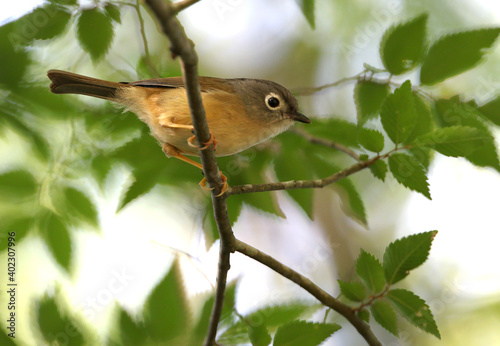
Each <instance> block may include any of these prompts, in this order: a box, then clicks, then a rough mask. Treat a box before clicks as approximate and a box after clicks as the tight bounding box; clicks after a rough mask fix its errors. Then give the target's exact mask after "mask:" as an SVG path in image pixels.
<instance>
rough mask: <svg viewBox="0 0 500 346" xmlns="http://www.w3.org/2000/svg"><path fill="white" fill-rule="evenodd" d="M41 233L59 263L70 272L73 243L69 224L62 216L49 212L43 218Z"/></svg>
mask: <svg viewBox="0 0 500 346" xmlns="http://www.w3.org/2000/svg"><path fill="white" fill-rule="evenodd" d="M40 231H41V234H42V236H43V238H44V239H45V242H46V243H47V245H48V247H49V250H50V252H51V253H52V255H53V256H54V258H55V260H56V261H57V263H59V264H60V265H61V266H62V267H63V268H64V269H66V271H69V269H70V266H71V260H72V250H71V248H72V243H71V238H70V236H69V230H68V226H67V224H66V223H65V222H64V220H63V219H62V218H61V217H60V216H58V215H56V214H54V213H53V212H51V211H48V210H47V211H45V214H44V215H43V216H42V218H41V222H40Z"/></svg>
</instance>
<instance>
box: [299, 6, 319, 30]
mask: <svg viewBox="0 0 500 346" xmlns="http://www.w3.org/2000/svg"><path fill="white" fill-rule="evenodd" d="M315 2H316V0H302V3H301V6H300V8H301V9H302V14H304V17H306V19H307V22H308V23H309V26H310V27H311V29H313V30H314V29H316V21H315V16H314V7H315Z"/></svg>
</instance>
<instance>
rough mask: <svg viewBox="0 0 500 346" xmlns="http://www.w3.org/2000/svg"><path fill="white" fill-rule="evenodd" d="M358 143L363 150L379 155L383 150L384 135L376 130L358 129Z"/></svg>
mask: <svg viewBox="0 0 500 346" xmlns="http://www.w3.org/2000/svg"><path fill="white" fill-rule="evenodd" d="M358 141H359V144H361V145H362V146H363V148H365V149H366V150H369V151H372V152H375V153H379V152H381V151H382V150H383V149H384V135H382V133H380V132H379V131H377V130H373V129H367V128H364V127H361V128H359V132H358Z"/></svg>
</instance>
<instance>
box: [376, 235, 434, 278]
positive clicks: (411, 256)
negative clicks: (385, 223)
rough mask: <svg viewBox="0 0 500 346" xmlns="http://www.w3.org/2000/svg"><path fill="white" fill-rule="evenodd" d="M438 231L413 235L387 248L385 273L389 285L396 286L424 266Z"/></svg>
mask: <svg viewBox="0 0 500 346" xmlns="http://www.w3.org/2000/svg"><path fill="white" fill-rule="evenodd" d="M436 234H437V231H430V232H425V233H418V234H413V235H410V236H407V237H404V238H401V239H398V240H396V241H394V242H392V243H390V244H389V246H387V248H386V249H385V253H384V273H385V278H386V281H387V284H389V285H394V284H395V283H396V282H398V281H401V280H402V279H404V278H405V277H406V276H408V274H409V273H410V270H413V269H415V268H417V267H418V266H420V265H422V264H423V263H424V262H425V261H426V260H427V257H428V256H429V251H430V249H431V244H432V241H433V240H434V237H435V236H436Z"/></svg>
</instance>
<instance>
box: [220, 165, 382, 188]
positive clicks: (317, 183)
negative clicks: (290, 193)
mask: <svg viewBox="0 0 500 346" xmlns="http://www.w3.org/2000/svg"><path fill="white" fill-rule="evenodd" d="M385 157H386V155H384V156H375V157H374V158H372V159H370V160H367V161H361V162H358V163H355V164H354V165H352V166H351V167H348V168H346V169H344V170H342V171H340V172H337V173H335V174H332V175H330V176H329V177H326V178H323V179H315V180H290V181H283V182H277V183H267V184H248V185H236V186H231V187H230V188H229V190H228V192H227V195H229V196H231V195H239V194H242V193H253V192H266V191H277V190H294V189H311V188H322V187H325V186H327V185H330V184H333V183H335V182H337V181H339V180H341V179H343V178H345V177H347V176H349V175H351V174H353V173H356V172H359V171H361V170H362V169H365V168H366V167H368V166H370V165H372V164H373V163H375V161H377V160H379V159H383V158H385Z"/></svg>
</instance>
